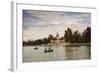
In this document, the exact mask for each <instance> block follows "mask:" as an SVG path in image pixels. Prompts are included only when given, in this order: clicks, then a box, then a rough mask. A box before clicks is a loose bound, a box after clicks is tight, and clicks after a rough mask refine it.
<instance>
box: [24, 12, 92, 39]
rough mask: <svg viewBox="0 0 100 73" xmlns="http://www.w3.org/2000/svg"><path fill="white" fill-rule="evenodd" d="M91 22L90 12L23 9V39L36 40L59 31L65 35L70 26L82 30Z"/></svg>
mask: <svg viewBox="0 0 100 73" xmlns="http://www.w3.org/2000/svg"><path fill="white" fill-rule="evenodd" d="M90 24H91V14H90V13H80V12H57V11H39V10H23V39H24V40H35V39H39V38H44V37H48V35H49V34H53V35H56V33H57V32H58V33H59V34H60V36H63V35H64V30H65V29H67V28H68V27H69V28H71V29H72V30H73V31H75V30H79V31H80V32H82V31H83V30H84V29H86V27H90V26H91V25H90Z"/></svg>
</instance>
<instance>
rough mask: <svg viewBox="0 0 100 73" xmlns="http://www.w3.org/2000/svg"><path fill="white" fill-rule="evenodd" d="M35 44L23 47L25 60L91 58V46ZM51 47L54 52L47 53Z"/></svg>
mask: <svg viewBox="0 0 100 73" xmlns="http://www.w3.org/2000/svg"><path fill="white" fill-rule="evenodd" d="M34 47H35V46H27V47H23V62H38V61H59V60H84V59H91V49H90V46H66V47H65V46H63V47H62V46H59V47H57V46H55V47H54V46H53V47H50V46H37V48H38V49H34ZM48 48H51V49H52V50H53V51H52V52H47V53H45V49H47V50H48Z"/></svg>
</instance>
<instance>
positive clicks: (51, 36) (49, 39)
mask: <svg viewBox="0 0 100 73" xmlns="http://www.w3.org/2000/svg"><path fill="white" fill-rule="evenodd" d="M52 39H55V38H54V36H53V35H52V34H50V35H49V37H48V42H49V43H50V42H51V40H52Z"/></svg>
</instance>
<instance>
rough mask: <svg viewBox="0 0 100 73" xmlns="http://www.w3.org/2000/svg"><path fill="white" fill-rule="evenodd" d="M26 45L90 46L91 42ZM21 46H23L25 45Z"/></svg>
mask: <svg viewBox="0 0 100 73" xmlns="http://www.w3.org/2000/svg"><path fill="white" fill-rule="evenodd" d="M26 46H91V43H61V44H57V45H56V44H46V45H45V44H41V45H26ZM26 46H23V47H26Z"/></svg>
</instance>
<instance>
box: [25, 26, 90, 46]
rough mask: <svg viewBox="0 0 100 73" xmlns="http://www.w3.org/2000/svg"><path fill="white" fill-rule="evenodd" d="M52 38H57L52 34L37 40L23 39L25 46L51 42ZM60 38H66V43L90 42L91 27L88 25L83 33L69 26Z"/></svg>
mask: <svg viewBox="0 0 100 73" xmlns="http://www.w3.org/2000/svg"><path fill="white" fill-rule="evenodd" d="M58 35H59V34H58ZM51 39H53V40H56V39H57V38H56V37H55V36H53V35H52V34H50V35H49V36H48V37H47V38H43V39H38V40H35V41H32V40H29V41H23V46H31V45H41V44H48V43H50V41H51ZM59 39H60V40H62V39H64V40H65V42H66V43H90V42H91V28H90V27H87V28H86V29H85V30H84V31H83V32H82V33H80V32H79V31H75V32H72V30H71V28H67V30H65V33H64V36H63V37H59Z"/></svg>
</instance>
